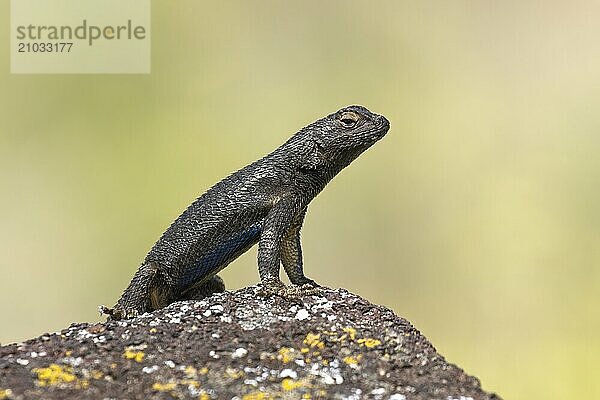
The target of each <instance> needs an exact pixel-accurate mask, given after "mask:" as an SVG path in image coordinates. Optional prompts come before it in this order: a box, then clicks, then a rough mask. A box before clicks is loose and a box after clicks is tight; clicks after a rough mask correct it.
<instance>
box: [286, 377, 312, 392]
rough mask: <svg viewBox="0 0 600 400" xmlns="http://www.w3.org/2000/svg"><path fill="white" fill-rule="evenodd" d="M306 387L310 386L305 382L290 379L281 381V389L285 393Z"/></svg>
mask: <svg viewBox="0 0 600 400" xmlns="http://www.w3.org/2000/svg"><path fill="white" fill-rule="evenodd" d="M308 386H310V385H309V384H308V383H307V382H305V381H297V380H294V379H292V378H284V379H283V380H282V381H281V388H282V389H283V390H284V391H286V392H291V391H292V390H296V389H298V388H301V387H308Z"/></svg>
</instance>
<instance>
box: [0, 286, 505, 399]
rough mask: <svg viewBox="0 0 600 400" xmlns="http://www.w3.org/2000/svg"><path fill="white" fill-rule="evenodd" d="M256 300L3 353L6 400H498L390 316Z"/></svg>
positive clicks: (231, 297) (235, 296)
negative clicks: (116, 399)
mask: <svg viewBox="0 0 600 400" xmlns="http://www.w3.org/2000/svg"><path fill="white" fill-rule="evenodd" d="M258 290H259V288H258V287H255V286H253V287H248V288H245V289H241V290H237V291H234V292H225V293H219V294H216V295H213V296H211V297H210V298H207V299H204V300H201V301H186V302H178V303H173V304H171V305H169V306H168V307H166V308H164V309H161V310H158V311H155V312H153V313H147V314H143V315H140V316H139V317H137V318H135V319H131V320H126V321H118V322H107V323H103V324H85V323H83V324H73V325H71V326H70V327H69V328H67V329H64V330H63V331H61V332H57V333H54V334H45V335H42V336H41V337H39V338H35V339H32V340H29V341H27V342H24V343H20V344H12V345H8V346H3V347H1V348H0V399H13V398H14V399H21V398H22V399H28V398H32V399H33V398H45V399H65V398H84V397H85V398H119V399H146V398H150V397H152V398H194V399H213V398H214V399H237V400H248V399H276V398H290V399H329V398H332V399H362V398H371V399H395V400H402V399H404V400H410V399H444V400H447V399H465V400H466V399H473V400H477V399H498V397H497V396H496V395H494V394H489V393H486V392H484V391H483V390H482V389H481V386H480V384H479V381H478V380H477V379H476V378H474V377H471V376H468V375H466V374H465V373H464V372H463V371H462V370H461V369H460V368H458V367H457V366H455V365H453V364H450V363H448V362H447V361H446V360H445V359H444V357H442V356H441V355H440V354H438V353H437V352H436V350H435V349H434V347H433V346H432V345H431V344H430V343H429V341H428V340H427V339H426V338H425V337H424V336H423V335H421V333H420V332H419V331H417V330H416V329H415V328H414V327H413V326H412V325H411V324H410V323H409V322H408V321H406V320H404V319H402V318H400V317H398V316H396V315H395V314H394V313H393V312H392V311H391V310H389V309H387V308H385V307H381V306H377V305H374V304H371V303H370V302H368V301H366V300H364V299H362V298H361V297H358V296H356V295H354V294H352V293H349V292H348V291H346V290H344V289H337V290H332V289H324V290H323V292H322V293H321V294H320V295H318V296H317V295H315V296H306V297H305V298H303V305H298V304H292V303H290V302H288V301H286V300H284V299H281V298H278V297H271V298H264V297H261V296H259V295H258V294H257V292H258Z"/></svg>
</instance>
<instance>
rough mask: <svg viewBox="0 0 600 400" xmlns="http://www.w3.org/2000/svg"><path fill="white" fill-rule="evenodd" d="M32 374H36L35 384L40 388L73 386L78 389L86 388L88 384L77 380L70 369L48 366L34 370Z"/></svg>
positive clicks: (83, 380)
mask: <svg viewBox="0 0 600 400" xmlns="http://www.w3.org/2000/svg"><path fill="white" fill-rule="evenodd" d="M33 372H35V373H36V374H37V378H38V380H37V383H38V384H39V385H40V386H55V385H60V384H74V385H75V386H76V387H78V388H82V387H83V388H86V387H87V386H88V382H87V381H86V380H85V379H78V378H77V377H76V376H75V375H74V374H73V368H72V367H67V366H65V367H63V366H60V365H58V364H50V365H49V366H48V367H46V368H34V369H33Z"/></svg>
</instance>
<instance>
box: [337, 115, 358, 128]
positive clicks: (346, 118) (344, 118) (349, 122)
mask: <svg viewBox="0 0 600 400" xmlns="http://www.w3.org/2000/svg"><path fill="white" fill-rule="evenodd" d="M340 122H341V124H342V125H344V127H346V128H352V127H354V125H356V123H357V122H358V114H356V113H355V112H352V111H346V112H343V113H342V114H341V115H340Z"/></svg>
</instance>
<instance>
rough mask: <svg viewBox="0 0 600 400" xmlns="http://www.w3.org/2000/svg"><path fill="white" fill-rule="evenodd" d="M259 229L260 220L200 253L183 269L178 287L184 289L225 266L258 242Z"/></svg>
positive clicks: (260, 225)
mask: <svg viewBox="0 0 600 400" xmlns="http://www.w3.org/2000/svg"><path fill="white" fill-rule="evenodd" d="M261 230H262V222H256V223H254V224H252V225H250V226H249V227H248V228H247V229H245V230H243V231H241V232H237V233H235V234H233V235H231V236H230V237H229V238H227V239H226V240H224V241H222V242H220V243H219V244H218V245H216V246H215V247H213V248H211V249H209V250H208V251H206V252H204V253H203V254H201V255H200V256H199V257H198V258H197V259H196V260H194V262H193V263H192V264H191V265H189V266H188V267H187V268H186V269H185V272H184V274H183V276H182V277H181V279H180V280H179V287H180V288H182V289H184V288H187V287H189V286H191V285H193V284H198V283H201V282H202V281H204V280H206V279H208V278H210V277H211V276H213V275H214V274H216V273H217V272H219V271H220V270H222V269H223V268H225V267H226V266H227V265H228V264H229V263H230V262H232V261H233V260H235V259H236V258H237V257H239V256H240V255H242V254H243V253H245V252H246V251H247V250H248V249H249V248H250V247H252V246H253V245H254V244H256V243H257V242H258V239H259V238H260V233H261Z"/></svg>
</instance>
